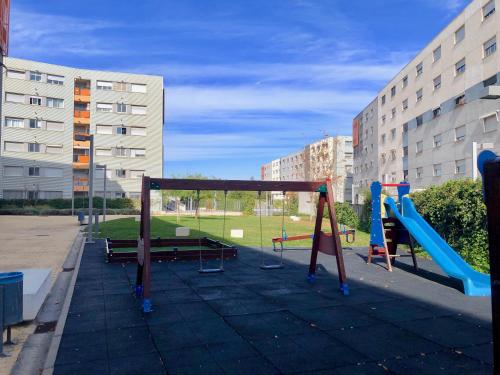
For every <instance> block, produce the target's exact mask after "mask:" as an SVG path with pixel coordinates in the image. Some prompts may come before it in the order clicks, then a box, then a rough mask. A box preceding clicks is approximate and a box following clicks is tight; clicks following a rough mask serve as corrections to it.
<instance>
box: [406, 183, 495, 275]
mask: <svg viewBox="0 0 500 375" xmlns="http://www.w3.org/2000/svg"><path fill="white" fill-rule="evenodd" d="M411 196H412V198H413V201H414V203H415V206H416V208H417V211H418V212H419V213H420V214H421V215H422V216H423V217H424V218H425V220H427V221H428V222H429V224H430V225H431V226H432V227H433V228H434V229H435V230H436V231H437V232H438V233H439V234H440V235H441V236H442V237H443V238H444V239H445V240H446V241H447V242H448V243H449V244H450V246H451V247H452V248H453V249H455V250H456V251H457V252H458V253H459V254H460V256H462V258H464V260H465V261H466V262H467V263H469V264H470V265H471V266H472V267H474V268H475V269H477V270H478V271H481V272H489V258H488V233H487V221H486V206H485V205H484V201H483V195H482V184H481V182H480V181H476V182H475V181H472V180H453V181H448V182H446V183H444V184H443V185H440V186H432V187H429V188H428V189H426V190H424V191H421V192H415V193H412V195H411Z"/></svg>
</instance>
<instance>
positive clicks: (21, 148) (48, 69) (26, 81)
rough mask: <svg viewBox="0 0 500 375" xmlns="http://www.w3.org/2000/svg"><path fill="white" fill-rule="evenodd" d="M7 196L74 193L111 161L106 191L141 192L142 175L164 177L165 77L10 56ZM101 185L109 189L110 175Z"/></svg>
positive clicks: (1, 186) (4, 131)
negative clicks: (98, 167) (91, 139)
mask: <svg viewBox="0 0 500 375" xmlns="http://www.w3.org/2000/svg"><path fill="white" fill-rule="evenodd" d="M4 64H5V69H3V74H2V79H3V82H2V83H3V84H2V92H3V94H4V100H3V104H2V111H1V113H2V119H1V127H0V176H1V178H0V198H3V199H13V198H37V199H48V198H71V197H72V196H76V197H77V196H86V195H87V194H88V187H89V185H88V184H89V180H88V178H89V156H90V155H89V149H90V142H89V141H81V140H76V139H75V136H78V135H83V136H86V135H89V134H93V135H94V139H95V141H94V145H95V146H94V148H95V151H94V163H95V165H106V166H107V176H106V182H107V191H108V194H107V196H108V197H110V198H118V197H131V198H138V197H139V195H140V191H141V177H142V175H144V174H146V175H149V176H154V177H161V176H162V175H163V142H162V139H163V137H162V130H163V78H162V77H161V76H149V75H139V74H126V73H117V72H104V71H95V70H86V69H76V68H70V67H65V66H58V65H52V64H45V63H40V62H35V61H28V60H21V59H16V58H10V57H7V58H5V59H4ZM95 177H96V180H95V185H94V191H95V192H96V195H103V182H104V173H103V171H102V170H97V171H96V173H95Z"/></svg>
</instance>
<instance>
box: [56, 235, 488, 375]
mask: <svg viewBox="0 0 500 375" xmlns="http://www.w3.org/2000/svg"><path fill="white" fill-rule="evenodd" d="M267 254H268V256H270V257H272V256H273V254H272V251H270V250H268V251H267ZM309 254H310V252H309V251H288V252H286V253H285V256H284V257H285V264H286V267H285V268H284V269H279V270H261V269H259V264H260V254H259V252H258V251H257V250H253V249H242V250H241V251H239V252H238V259H234V260H230V261H227V262H226V264H225V270H226V272H224V273H223V274H204V275H200V274H199V273H198V272H197V269H198V264H197V263H196V262H165V263H155V264H154V265H153V267H152V269H153V295H152V302H153V307H154V312H153V313H151V314H149V315H148V316H143V315H142V314H141V312H140V309H139V301H137V300H136V299H135V298H134V296H133V294H132V290H133V284H134V281H135V271H136V265H133V264H131V265H127V266H123V265H121V264H105V263H104V244H103V242H98V243H97V244H96V245H92V246H90V245H87V246H86V248H85V250H84V254H83V257H82V263H81V266H80V270H79V274H78V279H77V283H76V286H75V291H74V294H73V299H72V303H71V307H70V311H69V315H68V318H67V321H66V325H65V329H64V334H63V337H62V340H61V345H60V347H59V352H58V355H57V360H56V366H55V369H54V370H55V373H56V374H72V375H75V374H164V373H168V374H204V375H205V374H251V375H260V374H280V373H285V374H288V373H300V374H306V373H307V374H391V373H396V374H489V373H491V362H492V354H491V351H492V346H491V311H490V302H489V298H471V297H465V296H464V295H463V294H462V293H461V292H460V291H459V290H457V289H455V284H454V283H450V282H449V281H450V280H449V279H448V278H446V277H444V276H442V275H441V274H440V272H439V270H437V268H436V266H435V265H434V264H433V263H432V262H431V261H428V260H422V259H420V266H421V268H422V270H421V272H420V273H419V275H415V274H413V273H412V272H413V271H412V269H411V267H409V266H406V264H409V259H407V258H400V259H399V260H400V262H399V264H400V266H399V267H396V268H395V270H394V272H393V273H389V272H387V271H386V270H385V269H384V268H382V266H383V263H376V264H372V265H366V264H365V261H364V256H365V255H366V249H357V250H345V262H346V271H347V275H348V278H349V285H350V289H351V294H350V296H342V295H341V294H340V293H339V292H338V291H337V287H338V279H337V277H336V275H335V273H334V270H335V269H336V267H335V259H334V258H333V257H329V256H326V255H323V254H320V255H319V260H318V261H319V263H320V267H319V270H318V279H317V281H316V282H315V283H314V284H312V285H311V284H309V283H308V282H307V281H306V277H305V276H306V273H307V264H308V261H309ZM268 260H270V262H275V259H272V258H268ZM212 266H213V264H212Z"/></svg>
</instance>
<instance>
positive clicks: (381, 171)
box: [354, 0, 500, 189]
mask: <svg viewBox="0 0 500 375" xmlns="http://www.w3.org/2000/svg"><path fill="white" fill-rule="evenodd" d="M497 1H498V0H497ZM496 6H497V4H496V3H495V0H474V1H472V2H471V3H470V4H469V5H468V6H467V7H466V8H465V9H464V10H463V12H462V13H461V14H460V15H458V16H457V17H456V18H455V19H454V20H453V21H452V22H451V23H450V24H449V25H448V26H447V27H446V28H445V29H444V30H443V31H441V32H440V33H439V34H438V35H437V36H436V37H435V38H434V39H433V40H432V41H431V42H430V43H429V44H428V45H427V46H426V47H425V48H424V49H423V50H422V51H421V52H420V53H419V54H418V55H417V56H416V57H415V58H414V59H413V60H412V61H410V62H409V63H408V64H407V65H406V66H405V67H404V68H403V69H402V70H401V71H400V72H399V73H398V74H397V75H396V76H395V77H394V78H393V79H392V80H391V81H390V82H389V83H388V84H387V85H386V86H385V87H384V88H383V89H382V90H381V91H380V93H379V95H378V96H377V103H378V120H377V123H378V126H377V130H378V135H377V136H378V150H377V153H378V179H379V180H381V181H383V182H399V181H401V180H407V181H409V182H410V183H411V184H412V187H413V188H416V189H420V188H425V187H427V186H429V185H434V184H440V183H443V182H445V181H447V180H449V179H454V178H464V177H476V176H477V170H476V168H475V163H476V156H477V153H478V152H479V151H480V150H481V149H486V148H492V149H494V150H496V151H497V152H499V151H500V130H499V126H500V121H499V112H500V86H499V78H500V75H499V72H500V56H499V54H498V52H497V44H496V43H497V38H498V35H499V34H500V19H499V18H498V13H497V12H496ZM368 107H370V105H369V106H368ZM368 107H367V108H368ZM365 110H366V109H365ZM355 120H356V119H355ZM359 147H364V146H361V144H358V145H357V146H355V162H354V164H355V166H356V167H357V166H358V164H361V163H362V161H361V155H362V153H361V152H359V151H358V149H359ZM355 173H356V174H359V176H356V177H355V179H356V181H359V180H369V179H370V178H371V177H368V174H367V173H366V170H364V171H363V170H361V169H360V170H358V171H357V172H356V171H355ZM355 185H356V184H355Z"/></svg>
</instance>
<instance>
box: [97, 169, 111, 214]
mask: <svg viewBox="0 0 500 375" xmlns="http://www.w3.org/2000/svg"><path fill="white" fill-rule="evenodd" d="M95 168H96V169H102V170H104V198H103V200H102V221H103V222H104V221H106V195H107V191H106V178H107V168H108V166H107V165H106V164H96V166H95Z"/></svg>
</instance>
